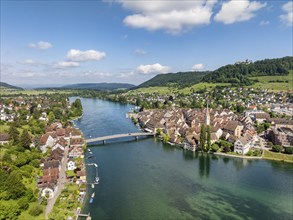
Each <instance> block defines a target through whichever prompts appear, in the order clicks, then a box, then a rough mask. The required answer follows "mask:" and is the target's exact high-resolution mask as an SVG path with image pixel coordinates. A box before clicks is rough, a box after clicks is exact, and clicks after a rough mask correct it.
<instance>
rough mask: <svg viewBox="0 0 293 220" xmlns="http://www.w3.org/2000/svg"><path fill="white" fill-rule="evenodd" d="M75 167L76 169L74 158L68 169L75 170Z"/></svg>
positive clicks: (68, 164)
mask: <svg viewBox="0 0 293 220" xmlns="http://www.w3.org/2000/svg"><path fill="white" fill-rule="evenodd" d="M75 169H76V166H75V163H74V162H73V161H72V160H70V161H69V162H68V163H67V170H75Z"/></svg>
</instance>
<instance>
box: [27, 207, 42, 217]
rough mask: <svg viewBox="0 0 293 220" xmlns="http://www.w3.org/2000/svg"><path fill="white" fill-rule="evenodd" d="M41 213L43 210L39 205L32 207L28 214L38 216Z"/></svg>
mask: <svg viewBox="0 0 293 220" xmlns="http://www.w3.org/2000/svg"><path fill="white" fill-rule="evenodd" d="M42 212H43V208H42V206H40V205H34V206H33V207H32V208H31V209H30V210H29V214H30V215H31V216H38V215H40V214H41V213H42Z"/></svg>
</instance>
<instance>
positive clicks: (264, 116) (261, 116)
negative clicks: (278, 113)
mask: <svg viewBox="0 0 293 220" xmlns="http://www.w3.org/2000/svg"><path fill="white" fill-rule="evenodd" d="M269 118H270V115H269V114H268V113H255V114H254V115H253V117H252V120H253V121H256V122H258V123H264V122H266V121H268V119H269Z"/></svg>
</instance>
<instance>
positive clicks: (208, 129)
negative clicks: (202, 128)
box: [207, 125, 211, 151]
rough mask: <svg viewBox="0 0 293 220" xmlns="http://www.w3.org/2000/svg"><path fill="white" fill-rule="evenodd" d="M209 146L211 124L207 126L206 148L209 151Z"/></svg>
mask: <svg viewBox="0 0 293 220" xmlns="http://www.w3.org/2000/svg"><path fill="white" fill-rule="evenodd" d="M210 148H211V126H210V125H208V127H207V150H208V151H209V150H210Z"/></svg>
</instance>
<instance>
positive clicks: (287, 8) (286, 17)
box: [280, 1, 293, 26]
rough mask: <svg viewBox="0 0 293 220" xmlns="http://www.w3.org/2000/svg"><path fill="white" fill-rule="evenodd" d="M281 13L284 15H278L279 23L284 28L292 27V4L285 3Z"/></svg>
mask: <svg viewBox="0 0 293 220" xmlns="http://www.w3.org/2000/svg"><path fill="white" fill-rule="evenodd" d="M282 9H283V11H284V12H285V14H282V15H280V19H281V21H282V22H283V23H284V24H285V25H286V26H292V25H293V2H292V1H291V2H287V3H286V4H284V5H283V6H282Z"/></svg>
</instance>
